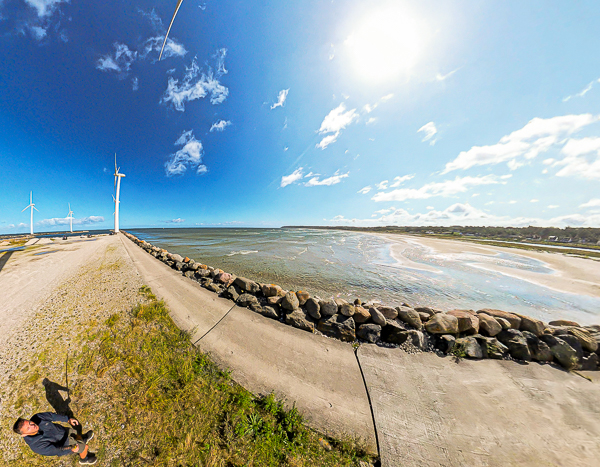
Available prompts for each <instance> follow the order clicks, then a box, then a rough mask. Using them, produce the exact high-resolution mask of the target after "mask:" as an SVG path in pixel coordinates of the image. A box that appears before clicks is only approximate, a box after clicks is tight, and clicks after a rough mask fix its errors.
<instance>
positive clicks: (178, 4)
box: [158, 0, 183, 61]
mask: <svg viewBox="0 0 600 467" xmlns="http://www.w3.org/2000/svg"><path fill="white" fill-rule="evenodd" d="M182 2H183V0H177V6H176V7H175V13H173V18H171V24H169V29H167V33H166V34H165V40H164V42H163V45H162V48H161V49H160V54H159V56H158V61H160V58H161V57H162V54H163V50H165V44H166V43H167V39H168V37H169V33H170V32H171V26H173V21H175V16H177V12H178V11H179V7H180V6H181V3H182Z"/></svg>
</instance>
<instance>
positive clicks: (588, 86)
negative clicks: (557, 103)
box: [563, 79, 600, 102]
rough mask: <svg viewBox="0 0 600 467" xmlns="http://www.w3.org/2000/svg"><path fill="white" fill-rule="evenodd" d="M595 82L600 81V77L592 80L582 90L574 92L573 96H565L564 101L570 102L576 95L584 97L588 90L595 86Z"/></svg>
mask: <svg viewBox="0 0 600 467" xmlns="http://www.w3.org/2000/svg"><path fill="white" fill-rule="evenodd" d="M595 83H600V79H596V80H594V81H590V83H589V84H588V85H587V86H586V87H585V88H583V89H582V90H581V91H580V92H578V93H577V94H573V95H571V96H567V97H565V98H563V102H568V101H570V100H571V99H573V98H574V97H583V96H585V95H586V94H587V93H588V92H590V91H591V89H592V87H594V84H595Z"/></svg>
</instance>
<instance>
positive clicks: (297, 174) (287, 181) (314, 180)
mask: <svg viewBox="0 0 600 467" xmlns="http://www.w3.org/2000/svg"><path fill="white" fill-rule="evenodd" d="M349 175H350V172H348V173H345V174H341V173H340V171H339V170H337V171H336V172H335V173H334V174H333V175H332V176H331V177H327V178H324V179H323V180H321V175H320V174H316V173H313V172H309V173H307V174H306V175H305V174H304V171H303V168H302V167H300V168H298V169H296V170H294V172H292V173H291V174H290V175H285V176H283V177H281V184H280V185H279V186H280V187H281V188H283V187H286V186H288V185H291V184H292V183H295V182H297V181H299V180H302V179H303V178H310V179H309V180H308V181H307V182H305V183H301V184H300V185H304V186H308V187H310V186H331V185H337V184H338V183H340V182H341V181H342V179H344V178H347V177H348V176H349Z"/></svg>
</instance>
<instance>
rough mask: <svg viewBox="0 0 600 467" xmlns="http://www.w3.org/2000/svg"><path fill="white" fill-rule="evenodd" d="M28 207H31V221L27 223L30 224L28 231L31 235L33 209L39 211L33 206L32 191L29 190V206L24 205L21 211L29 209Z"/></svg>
mask: <svg viewBox="0 0 600 467" xmlns="http://www.w3.org/2000/svg"><path fill="white" fill-rule="evenodd" d="M29 208H31V223H30V224H29V226H30V227H29V233H30V234H31V235H33V210H34V209H35V210H36V211H37V212H40V211H38V209H37V208H36V207H35V204H33V191H30V192H29V206H27V207H25V208H24V209H23V211H25V209H29ZM23 211H21V212H23Z"/></svg>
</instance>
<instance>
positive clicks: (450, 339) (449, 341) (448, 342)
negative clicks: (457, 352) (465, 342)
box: [439, 334, 456, 354]
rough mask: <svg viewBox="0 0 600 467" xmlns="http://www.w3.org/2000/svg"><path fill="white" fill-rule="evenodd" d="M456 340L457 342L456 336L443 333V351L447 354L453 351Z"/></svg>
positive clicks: (441, 337) (440, 341)
mask: <svg viewBox="0 0 600 467" xmlns="http://www.w3.org/2000/svg"><path fill="white" fill-rule="evenodd" d="M455 342H456V337H454V336H453V335H451V334H442V335H441V336H440V340H439V343H440V346H441V350H442V352H444V353H446V354H448V353H450V352H452V349H453V348H454V343H455Z"/></svg>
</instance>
